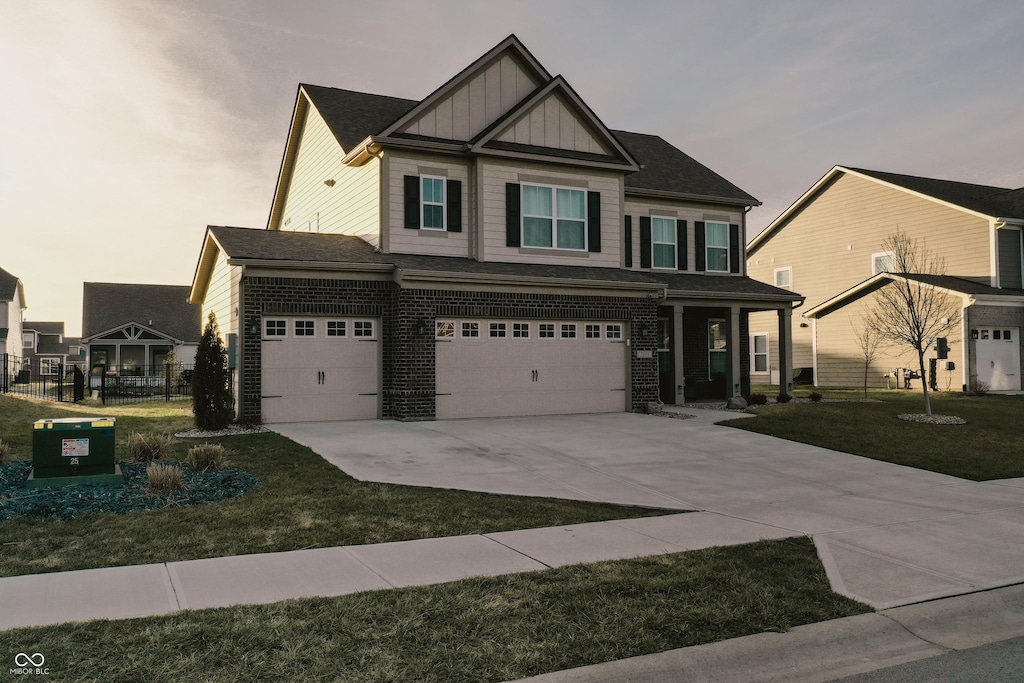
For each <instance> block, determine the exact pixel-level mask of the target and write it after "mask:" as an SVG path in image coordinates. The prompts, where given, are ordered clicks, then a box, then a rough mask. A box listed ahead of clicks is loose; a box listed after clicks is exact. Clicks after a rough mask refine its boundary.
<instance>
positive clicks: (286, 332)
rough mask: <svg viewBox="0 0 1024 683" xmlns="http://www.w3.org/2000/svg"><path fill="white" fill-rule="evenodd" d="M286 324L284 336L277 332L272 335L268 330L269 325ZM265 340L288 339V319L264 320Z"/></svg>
mask: <svg viewBox="0 0 1024 683" xmlns="http://www.w3.org/2000/svg"><path fill="white" fill-rule="evenodd" d="M280 322H283V323H284V334H278V333H277V332H276V331H275V333H274V334H271V333H270V332H269V330H268V329H267V324H268V323H280ZM263 338H264V339H287V338H288V319H287V318H265V319H264V320H263Z"/></svg>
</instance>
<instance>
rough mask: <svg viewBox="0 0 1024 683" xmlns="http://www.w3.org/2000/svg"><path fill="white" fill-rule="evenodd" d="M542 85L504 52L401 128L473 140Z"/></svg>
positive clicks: (435, 136)
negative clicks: (466, 81)
mask: <svg viewBox="0 0 1024 683" xmlns="http://www.w3.org/2000/svg"><path fill="white" fill-rule="evenodd" d="M539 85H540V83H538V82H537V81H535V80H534V79H533V77H531V76H530V75H529V74H528V73H527V72H526V71H525V70H524V69H523V67H522V66H521V65H520V64H519V62H518V61H517V60H516V59H514V58H512V57H511V56H509V55H505V56H503V57H501V58H500V59H498V60H496V61H495V62H493V63H492V64H490V65H489V66H487V67H486V68H485V69H483V70H482V71H480V72H479V73H477V75H476V76H474V77H473V78H471V79H470V80H469V82H468V83H465V84H464V85H463V86H462V87H460V88H458V89H456V90H455V91H454V92H452V93H449V94H448V95H447V96H446V97H444V98H442V99H441V100H439V101H438V102H437V103H436V104H435V105H434V106H433V107H431V108H430V109H429V110H427V111H426V112H424V113H423V114H422V115H421V116H419V117H418V118H416V119H415V120H413V121H411V122H409V123H408V124H407V125H405V126H403V127H402V129H401V132H403V133H411V134H413V135H425V136H427V137H432V138H441V139H444V140H471V139H473V138H474V137H476V135H477V134H478V133H479V132H480V131H482V130H483V129H484V128H486V127H487V126H489V125H490V124H491V123H493V122H494V121H496V120H497V119H498V118H500V117H501V116H502V115H504V114H505V113H506V112H508V111H509V110H510V109H512V108H513V107H515V106H516V105H517V104H519V102H521V101H522V100H523V98H525V97H526V96H527V95H529V94H530V93H532V92H533V91H534V90H535V89H536V88H537V87H538V86H539Z"/></svg>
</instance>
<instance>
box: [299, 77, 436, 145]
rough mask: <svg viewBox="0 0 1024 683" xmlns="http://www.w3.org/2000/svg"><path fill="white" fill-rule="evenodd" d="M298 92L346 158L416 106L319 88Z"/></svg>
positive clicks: (304, 87) (304, 86)
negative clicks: (307, 99)
mask: <svg viewBox="0 0 1024 683" xmlns="http://www.w3.org/2000/svg"><path fill="white" fill-rule="evenodd" d="M299 90H300V92H304V93H306V95H307V96H308V97H309V101H310V103H312V105H313V106H314V107H315V108H316V110H317V111H318V112H320V116H322V117H323V119H324V122H325V123H326V124H327V127H328V128H330V129H331V133H333V134H334V137H335V138H336V139H337V140H338V144H340V145H341V148H342V150H343V151H344V152H345V153H346V154H347V153H348V152H351V151H352V150H353V149H354V148H355V147H356V146H357V145H358V144H359V143H360V142H362V141H363V140H365V139H366V138H368V137H370V136H371V135H377V134H378V133H380V132H381V131H382V130H384V128H386V127H387V126H388V125H389V124H391V123H393V122H394V121H396V120H397V119H398V118H399V117H401V116H402V115H403V114H405V113H406V112H408V111H409V110H410V109H412V108H413V107H414V106H416V104H417V103H416V100H405V99H402V98H400V97H387V96H385V95H371V94H369V93H363V92H354V91H352V90H341V89H340V88H326V87H324V86H322V85H308V84H305V83H303V84H301V85H300V86H299Z"/></svg>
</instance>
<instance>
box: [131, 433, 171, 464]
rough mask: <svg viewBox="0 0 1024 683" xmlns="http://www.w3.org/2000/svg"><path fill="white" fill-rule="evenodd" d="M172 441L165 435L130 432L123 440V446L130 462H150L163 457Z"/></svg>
mask: <svg viewBox="0 0 1024 683" xmlns="http://www.w3.org/2000/svg"><path fill="white" fill-rule="evenodd" d="M173 441H174V439H172V438H171V437H170V436H169V435H167V434H141V433H139V432H132V433H131V434H129V435H128V438H127V439H126V440H125V446H126V447H127V448H128V455H129V456H131V459H132V462H151V461H153V460H160V459H161V458H162V457H164V455H165V454H166V453H167V451H168V449H169V448H170V447H171V443H173Z"/></svg>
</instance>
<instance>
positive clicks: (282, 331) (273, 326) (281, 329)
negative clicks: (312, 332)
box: [264, 320, 288, 337]
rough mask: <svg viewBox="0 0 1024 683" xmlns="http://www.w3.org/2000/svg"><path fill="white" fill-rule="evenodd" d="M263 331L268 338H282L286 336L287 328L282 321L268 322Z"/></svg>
mask: <svg viewBox="0 0 1024 683" xmlns="http://www.w3.org/2000/svg"><path fill="white" fill-rule="evenodd" d="M264 329H265V330H266V331H267V336H268V337H283V336H285V335H286V334H288V326H287V324H286V323H285V321H283V320H268V321H267V322H266V326H265V328H264Z"/></svg>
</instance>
